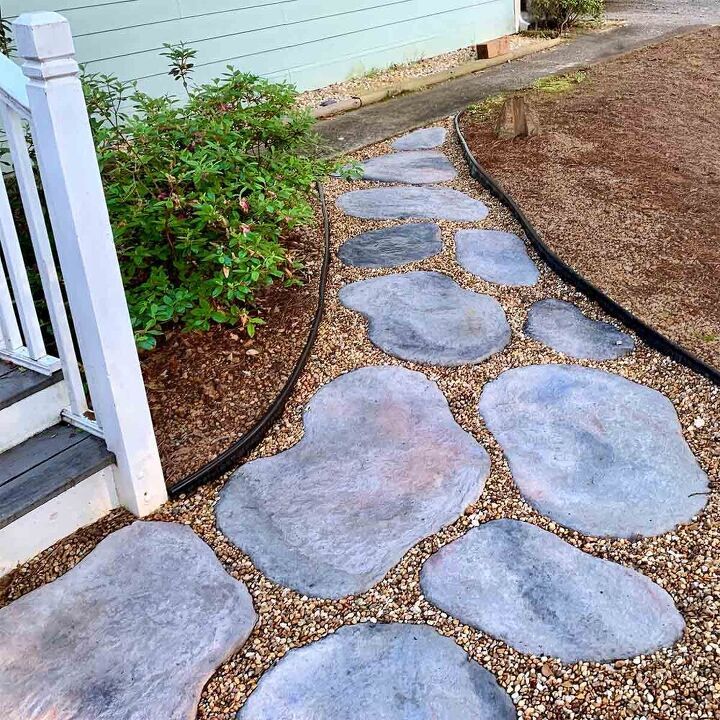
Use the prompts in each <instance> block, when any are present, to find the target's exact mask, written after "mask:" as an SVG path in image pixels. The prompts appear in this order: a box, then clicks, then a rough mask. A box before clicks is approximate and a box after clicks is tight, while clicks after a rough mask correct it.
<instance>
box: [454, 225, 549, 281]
mask: <svg viewBox="0 0 720 720" xmlns="http://www.w3.org/2000/svg"><path fill="white" fill-rule="evenodd" d="M455 256H456V258H457V261H458V263H459V264H460V265H461V266H462V267H464V268H465V269H466V270H467V271H468V272H470V273H472V274H473V275H476V276H477V277H479V278H482V279H483V280H487V281H488V282H492V283H498V284H499V285H534V284H535V283H536V282H537V281H538V278H539V277H540V273H539V272H538V269H537V267H536V265H535V263H534V262H533V261H532V259H531V258H530V256H529V255H528V253H527V249H526V248H525V243H524V242H523V241H522V240H521V239H520V238H519V237H518V236H517V235H513V233H509V232H503V231H502V230H460V231H459V232H458V233H456V235H455Z"/></svg>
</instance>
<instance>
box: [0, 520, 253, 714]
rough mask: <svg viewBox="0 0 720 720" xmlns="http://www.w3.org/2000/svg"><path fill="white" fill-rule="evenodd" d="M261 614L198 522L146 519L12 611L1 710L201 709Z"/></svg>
mask: <svg viewBox="0 0 720 720" xmlns="http://www.w3.org/2000/svg"><path fill="white" fill-rule="evenodd" d="M256 619H257V618H256V615H255V611H254V610H253V606H252V600H251V598H250V595H249V593H248V591H247V590H246V589H245V586H244V585H243V584H242V583H241V582H239V581H237V580H235V579H233V578H232V577H230V575H228V574H227V573H226V572H225V570H224V569H223V568H222V566H221V565H220V563H219V562H218V560H217V558H216V557H215V555H214V553H213V552H212V550H211V549H210V548H209V547H208V546H207V545H206V544H205V543H204V542H202V540H200V539H199V538H198V537H197V536H196V535H195V534H194V533H193V532H192V530H190V528H188V527H186V526H184V525H178V524H172V523H160V522H137V523H135V524H133V525H130V526H129V527H125V528H123V529H122V530H118V531H117V532H114V533H113V534H112V535H110V536H109V537H107V538H105V539H104V540H103V541H102V542H101V543H100V544H99V545H98V546H97V547H96V548H95V549H94V550H93V551H92V552H91V553H90V555H88V556H87V557H86V558H85V559H84V560H82V561H80V563H79V564H78V565H76V566H75V567H74V568H73V569H72V570H70V571H69V572H67V573H66V574H65V575H63V576H62V577H60V578H59V579H58V580H55V582H52V583H49V584H47V585H43V586H42V587H40V588H38V589H37V590H34V591H33V592H31V593H28V594H27V595H25V596H23V597H21V598H20V599H19V600H15V601H14V602H13V603H11V604H10V605H8V606H7V607H5V608H3V609H2V610H0V647H1V648H2V652H0V717H2V718H8V719H9V718H13V720H30V719H31V718H32V720H36V719H37V718H48V719H49V718H58V720H60V719H61V718H62V719H64V718H82V719H83V720H84V719H85V718H88V719H89V718H93V719H94V718H102V719H103V720H116V719H117V720H129V719H130V718H132V719H136V720H139V719H140V718H174V719H177V720H180V719H181V718H190V717H195V712H196V707H197V703H198V701H199V699H200V692H201V691H202V688H203V686H204V685H205V683H206V682H207V680H208V678H209V677H210V675H211V674H212V673H213V672H214V671H215V669H216V668H217V667H218V666H219V665H220V664H221V663H222V662H224V661H225V660H226V659H227V658H228V657H229V656H230V655H232V654H233V653H234V652H236V651H237V650H238V649H239V648H240V647H241V646H242V645H243V643H244V642H245V640H246V639H247V637H248V635H249V634H250V631H251V630H252V628H253V626H254V625H255V622H256Z"/></svg>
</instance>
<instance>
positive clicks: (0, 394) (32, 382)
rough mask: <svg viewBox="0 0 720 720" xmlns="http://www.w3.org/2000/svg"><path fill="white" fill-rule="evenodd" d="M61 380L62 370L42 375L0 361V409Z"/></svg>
mask: <svg viewBox="0 0 720 720" xmlns="http://www.w3.org/2000/svg"><path fill="white" fill-rule="evenodd" d="M61 380H62V372H61V371H60V370H58V371H57V372H54V373H53V374H52V375H42V374H41V373H39V372H35V371H34V370H27V369H25V368H19V367H17V366H16V365H11V364H10V363H6V362H3V361H0V410H4V409H5V408H7V407H10V406H11V405H14V404H15V403H16V402H19V401H20V400H24V399H25V398H26V397H28V396H30V395H33V394H34V393H36V392H40V391H41V390H44V389H45V388H48V387H50V386H51V385H54V384H55V383H59V382H60V381H61Z"/></svg>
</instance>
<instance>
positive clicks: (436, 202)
mask: <svg viewBox="0 0 720 720" xmlns="http://www.w3.org/2000/svg"><path fill="white" fill-rule="evenodd" d="M337 206H338V207H339V208H340V209H341V210H342V211H343V212H344V213H345V214H347V215H350V216H352V217H358V218H365V219H375V220H394V219H405V218H408V219H409V218H417V219H419V220H455V221H457V222H463V221H467V222H473V221H476V220H484V219H485V218H486V217H487V214H488V209H487V206H486V205H485V203H482V202H480V201H479V200H474V199H473V198H471V197H470V196H469V195H465V194H464V193H461V192H458V191H457V190H451V189H450V188H442V187H414V186H403V187H381V188H372V189H370V190H353V191H352V192H347V193H345V194H344V195H341V196H340V197H339V198H338V200H337Z"/></svg>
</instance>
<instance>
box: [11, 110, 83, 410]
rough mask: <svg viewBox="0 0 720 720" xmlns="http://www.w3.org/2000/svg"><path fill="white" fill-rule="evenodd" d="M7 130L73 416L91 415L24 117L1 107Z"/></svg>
mask: <svg viewBox="0 0 720 720" xmlns="http://www.w3.org/2000/svg"><path fill="white" fill-rule="evenodd" d="M0 115H1V116H2V121H3V127H4V128H5V134H6V135H7V140H8V145H9V146H10V154H11V155H12V159H13V165H14V167H15V177H16V179H17V183H18V187H19V188H20V197H21V199H22V204H23V209H24V210H25V219H26V220H27V224H28V229H29V231H30V238H31V240H32V244H33V249H34V250H35V260H36V262H37V267H38V272H39V274H40V280H41V282H42V287H43V292H44V294H45V300H46V302H47V306H48V312H49V314H50V322H51V324H52V328H53V335H54V338H55V344H56V345H57V349H58V354H59V355H60V361H61V364H62V368H63V377H64V379H65V383H66V385H67V388H68V394H69V397H70V410H71V412H72V414H73V415H76V416H83V415H84V414H85V412H87V409H88V407H87V400H86V398H85V389H84V388H83V382H82V377H81V375H80V368H79V367H78V360H77V354H76V353H75V345H74V343H73V338H72V333H71V332H70V324H69V322H68V317H67V313H66V312H65V303H64V300H63V296H62V290H61V288H60V281H59V279H58V274H57V270H56V268H55V258H54V257H53V252H52V246H51V245H50V238H49V237H48V232H47V227H46V226H45V217H44V216H43V210H42V204H41V202H40V195H39V193H38V189H37V185H36V184H35V176H34V174H33V170H32V163H31V161H30V153H29V152H28V148H27V142H26V140H25V133H24V132H23V124H22V121H21V119H20V116H19V115H18V114H17V113H16V112H15V111H14V110H11V109H10V108H8V107H7V106H6V105H2V106H0Z"/></svg>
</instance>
